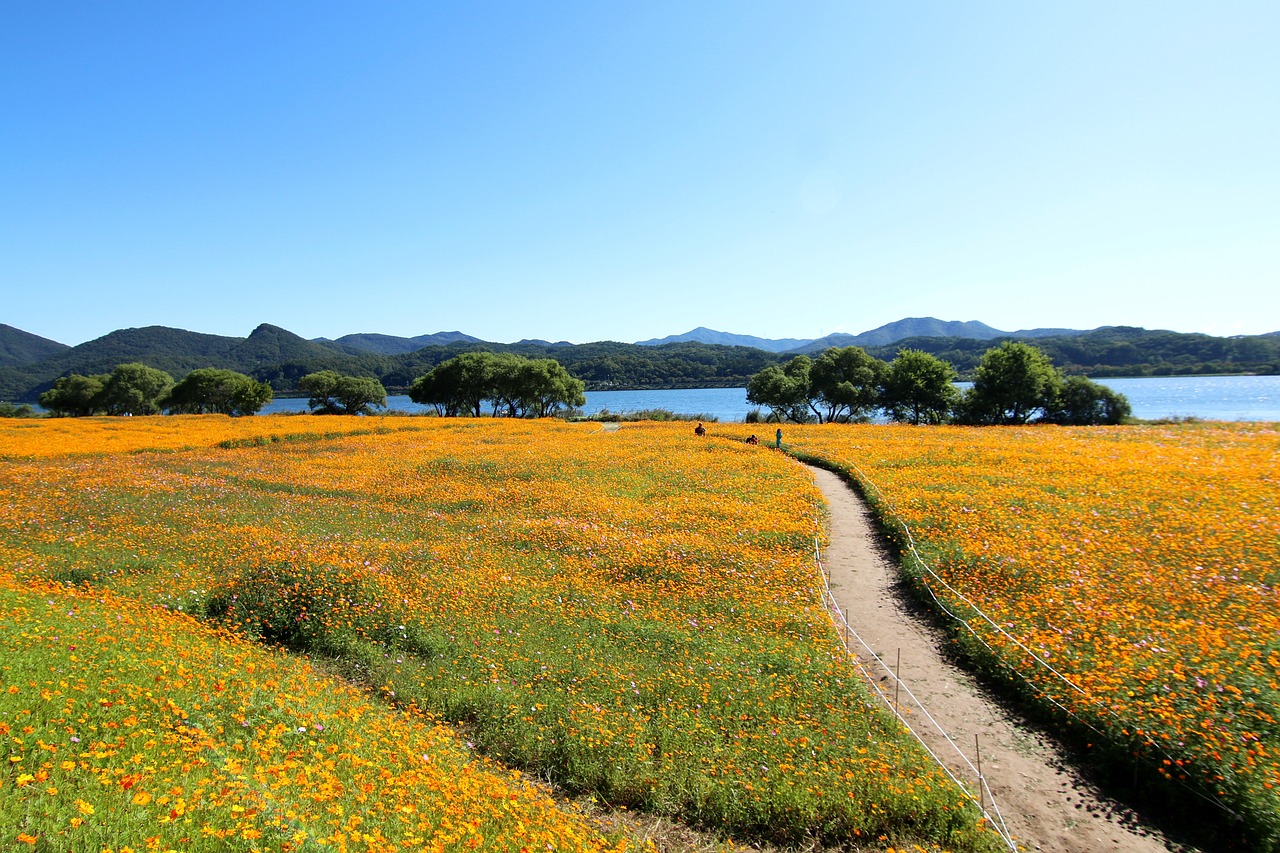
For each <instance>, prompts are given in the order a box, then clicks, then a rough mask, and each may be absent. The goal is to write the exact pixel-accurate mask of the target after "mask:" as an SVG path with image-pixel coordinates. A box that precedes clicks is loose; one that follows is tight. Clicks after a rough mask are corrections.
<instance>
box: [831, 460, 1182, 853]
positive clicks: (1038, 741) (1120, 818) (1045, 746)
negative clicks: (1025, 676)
mask: <svg viewBox="0 0 1280 853" xmlns="http://www.w3.org/2000/svg"><path fill="white" fill-rule="evenodd" d="M811 470H812V471H813V475H814V478H815V480H816V482H817V485H818V487H819V488H820V489H821V490H822V493H823V495H825V496H826V499H827V502H828V504H829V505H830V510H831V518H830V525H831V531H830V533H831V544H830V546H829V547H828V549H827V551H826V553H825V554H824V555H823V562H824V568H825V569H826V571H827V573H828V575H829V578H830V585H831V591H832V593H833V595H834V597H835V600H836V602H837V604H838V605H839V607H840V609H841V611H843V612H844V613H845V614H846V618H847V619H848V621H849V624H850V625H851V626H852V627H853V629H854V631H856V632H857V634H858V635H860V636H861V637H862V639H863V640H864V641H866V643H867V644H868V645H869V646H870V647H871V649H872V650H873V651H874V652H875V653H876V654H877V655H879V656H880V657H881V658H882V659H883V660H885V661H886V662H887V663H888V665H889V666H890V667H893V666H894V665H895V663H896V661H897V660H899V655H900V656H901V657H900V660H901V668H900V675H901V677H902V680H903V682H904V683H906V684H907V685H909V687H910V689H911V691H912V692H913V693H914V694H915V695H916V697H918V698H919V699H920V701H921V703H922V704H923V705H924V707H925V708H927V709H928V711H929V713H930V714H931V715H932V716H933V717H934V719H936V720H937V721H938V723H939V724H940V725H941V726H942V728H943V729H944V730H945V731H947V732H948V733H949V734H950V736H951V739H952V741H953V742H954V743H955V744H956V745H957V746H959V747H960V748H961V749H962V750H963V751H964V752H965V754H966V755H967V756H968V758H969V761H970V762H974V763H976V760H975V759H976V756H975V748H974V736H975V735H977V736H978V742H979V744H980V747H981V765H982V771H983V776H984V777H985V778H986V781H987V785H988V787H989V788H990V789H991V792H992V794H993V795H994V797H995V801H996V803H997V804H998V806H999V810H1000V813H1001V814H1002V815H1003V817H1004V821H1005V824H1006V826H1007V827H1008V829H1009V832H1010V833H1011V835H1012V836H1013V838H1014V839H1015V841H1016V843H1017V845H1018V848H1019V849H1020V850H1043V851H1059V853H1103V851H1107V853H1110V852H1111V851H1131V853H1146V852H1147V851H1162V850H1170V849H1175V847H1173V846H1171V845H1169V844H1168V843H1167V842H1166V840H1164V839H1163V838H1162V837H1161V836H1160V834H1159V833H1158V832H1157V831H1156V830H1154V829H1152V828H1151V827H1150V826H1146V825H1144V824H1143V823H1142V821H1141V819H1140V818H1139V817H1138V816H1137V815H1135V814H1134V813H1133V812H1132V811H1130V810H1128V809H1126V808H1124V807H1123V806H1120V805H1118V804H1117V803H1115V802H1113V801H1111V800H1108V799H1107V798H1105V797H1103V796H1102V795H1101V794H1100V793H1099V792H1098V791H1097V790H1096V789H1094V788H1093V786H1091V785H1089V784H1088V783H1087V782H1085V781H1084V780H1082V779H1081V778H1080V777H1079V776H1078V774H1075V773H1073V772H1072V771H1071V770H1070V768H1069V767H1068V766H1067V765H1066V762H1065V761H1064V760H1063V757H1062V755H1061V754H1060V752H1059V751H1058V750H1057V747H1056V745H1055V744H1053V743H1052V742H1051V741H1049V740H1048V739H1047V738H1045V737H1043V736H1042V735H1040V734H1038V733H1036V732H1034V731H1033V730H1031V729H1030V728H1029V727H1027V726H1026V724H1025V723H1020V722H1019V721H1017V720H1016V719H1015V718H1013V717H1011V716H1010V715H1009V714H1008V713H1007V712H1006V711H1005V710H1004V709H1003V708H1001V707H1000V706H999V705H998V704H996V703H995V702H994V701H993V700H992V699H991V698H990V697H988V696H987V695H986V694H985V693H984V692H983V691H982V690H981V689H980V688H979V687H978V686H977V684H976V683H975V682H974V680H973V678H972V677H971V676H969V675H968V674H967V673H965V672H963V671H962V670H960V669H958V668H957V667H955V666H954V665H952V664H951V663H949V662H948V661H947V660H946V659H945V658H944V657H943V656H942V654H941V652H940V649H941V646H942V638H941V635H940V634H939V633H938V632H937V631H936V629H934V628H932V627H931V626H929V625H928V624H927V623H926V622H924V621H923V620H922V619H921V618H920V617H919V616H917V615H915V614H914V613H913V612H912V610H911V608H910V607H909V606H908V605H907V604H906V603H905V596H904V593H903V592H902V591H901V590H900V589H899V587H898V570H897V566H896V564H895V562H894V558H893V556H891V555H890V554H889V552H888V550H887V549H886V548H885V547H884V545H883V540H882V539H881V537H880V536H879V535H878V533H877V531H876V528H875V526H874V522H873V520H872V516H871V513H870V511H869V510H868V509H867V507H866V504H865V503H864V502H863V501H862V499H861V498H860V497H859V496H858V495H856V494H855V493H854V492H853V491H852V490H851V489H850V488H849V487H848V486H847V485H846V484H845V483H844V482H843V481H842V480H841V479H840V478H839V477H837V476H836V475H835V474H832V473H831V472H829V471H824V470H821V469H818V468H812V469H811ZM850 649H851V651H852V652H853V653H854V654H855V655H857V656H858V657H859V658H860V659H862V660H863V661H864V665H873V662H872V661H871V659H870V656H869V655H868V654H867V653H866V651H865V650H864V649H863V647H862V645H861V644H860V643H859V642H858V641H857V640H856V639H854V638H853V637H850ZM880 674H884V671H883V670H879V672H878V674H877V677H879V675H880ZM887 677H891V676H887ZM890 689H891V688H890ZM904 704H905V703H904ZM912 719H913V726H915V716H914V715H913V717H912ZM917 728H918V729H921V734H922V735H923V737H924V739H925V741H926V743H928V745H929V747H930V749H932V750H933V751H934V753H935V754H936V755H938V756H939V757H940V758H941V759H942V760H943V761H944V762H945V763H946V764H947V765H948V766H949V767H950V768H951V771H952V772H953V773H954V774H955V775H956V776H957V777H958V778H960V779H961V780H962V781H964V782H966V783H968V784H969V785H970V787H971V788H972V789H973V790H975V791H976V779H975V774H974V772H973V770H972V769H971V768H970V767H969V765H968V764H966V763H965V762H964V761H963V759H961V758H960V757H959V756H958V755H956V751H955V749H954V748H953V747H952V746H950V745H949V744H947V742H946V741H945V739H944V738H943V737H942V736H941V735H940V734H938V733H936V731H935V730H933V729H932V728H930V727H924V726H917ZM1176 849H1182V850H1185V849H1186V848H1185V847H1178V848H1176Z"/></svg>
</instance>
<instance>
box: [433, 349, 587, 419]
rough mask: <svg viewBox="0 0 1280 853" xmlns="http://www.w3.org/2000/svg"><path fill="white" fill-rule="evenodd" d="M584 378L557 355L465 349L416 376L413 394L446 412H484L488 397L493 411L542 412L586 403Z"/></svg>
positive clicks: (477, 414)
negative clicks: (576, 375)
mask: <svg viewBox="0 0 1280 853" xmlns="http://www.w3.org/2000/svg"><path fill="white" fill-rule="evenodd" d="M583 391H584V386H583V383H582V381H581V380H578V379H575V378H573V377H572V376H570V375H569V372H568V371H567V370H565V369H564V367H563V366H561V365H560V363H559V362H557V361H556V360H555V359H551V358H537V359H530V358H525V357H523V356H519V355H515V354H514V353H492V352H484V351H477V352H466V353H462V354H461V355H458V356H455V357H453V358H451V359H449V360H447V361H444V362H441V363H440V364H438V365H436V366H435V367H433V368H432V369H431V370H429V371H427V372H426V373H424V374H423V375H421V376H419V377H418V378H417V379H415V380H414V382H413V384H412V385H411V386H410V387H409V398H410V399H411V400H413V401H414V402H415V403H421V404H423V405H427V406H434V407H435V409H436V411H437V412H438V413H439V414H441V415H444V416H446V417H457V416H458V415H462V414H467V415H471V416H473V417H480V415H481V414H482V410H483V406H484V403H485V402H486V401H487V402H489V403H491V404H492V406H493V409H492V413H493V414H494V415H495V416H496V415H497V414H498V412H499V411H503V412H505V414H506V415H507V416H509V417H513V418H523V417H534V418H542V417H548V416H550V415H553V414H555V413H556V412H558V411H559V410H560V409H561V408H563V407H576V406H582V405H585V404H586V402H587V398H586V395H585V394H584V393H583Z"/></svg>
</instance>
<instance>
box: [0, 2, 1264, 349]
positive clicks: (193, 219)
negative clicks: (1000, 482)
mask: <svg viewBox="0 0 1280 853" xmlns="http://www.w3.org/2000/svg"><path fill="white" fill-rule="evenodd" d="M1277 44H1280V3H1276V2H1274V0H1262V1H1261V2H1252V3H1251V2H1231V0H1226V2H1215V3H1203V2H1200V3H1180V2H1150V3H1147V2H1124V3H1114V2H1071V3H1027V2H1018V3H988V2H973V3H929V2H921V3H884V2H852V0H850V1H849V2H833V3H821V2H767V3H762V2H750V0H734V2H692V3H690V2H685V0H682V2H662V1H661V0H659V2H649V1H648V0H646V2H644V3H623V2H604V3H601V2H583V3H563V2H536V3H528V2H511V3H484V2H478V3H463V2H447V0H442V2H404V3H398V2H377V3H345V4H338V3H325V2H305V3H302V2H299V3H271V2H268V3H261V2H253V3H248V2H244V3H241V2H220V3H206V4H195V3H168V2H152V3H138V2H112V3H96V2H92V3H91V2H82V3H63V2H57V0H48V2H24V0H14V2H9V3H5V4H4V5H3V6H0V57H2V58H0V200H2V201H3V204H0V281H2V282H3V292H4V296H3V301H2V302H0V322H3V323H7V324H9V325H12V326H16V327H18V328H21V329H25V330H26V331H29V332H33V333H35V334H38V335H42V336H44V337H47V338H52V339H54V340H58V341H62V342H64V343H69V344H76V343H80V342H83V341H86V340H89V339H92V338H95V337H98V336H100V335H103V334H106V333H108V332H110V331H112V330H114V329H117V328H124V327H129V326H146V325H165V326H175V327H179V328H185V329H190V330H193V331H200V332H208V333H213V334H222V335H235V336H244V335H247V334H248V333H249V332H250V331H251V330H252V329H253V328H254V327H255V326H256V325H257V324H259V323H263V322H268V323H273V324H275V325H278V326H283V327H285V328H287V329H289V330H291V331H293V332H296V333H297V334H300V335H303V336H304V337H309V338H310V337H320V336H324V337H331V338H332V337H338V336H341V335H343V334H347V333H353V332H382V333H386V334H394V335H404V336H412V335H418V334H425V333H430V332H436V331H440V330H460V331H463V332H466V333H468V334H472V335H475V336H477V337H481V338H485V339H487V340H494V341H514V340H517V339H521V338H544V339H549V340H562V339H563V340H569V341H573V342H587V341H595V340H623V341H635V340H641V339H645V338H650V337H662V336H665V335H669V334H675V333H679V332H684V331H686V330H688V329H690V328H692V327H694V326H699V325H702V326H709V327H711V328H715V329H719V330H722V331H730V332H737V333H741V334H752V335H759V336H762V337H772V338H782V337H796V338H811V337H820V336H822V335H825V334H829V333H831V332H836V331H845V332H853V333H857V332H861V331H865V330H867V329H871V328H874V327H877V326H880V325H883V324H884V323H888V322H891V321H894V320H898V319H901V318H903V317H920V316H933V317H939V318H941V319H945V320H981V321H982V322H985V323H988V324H990V325H993V326H995V327H997V328H1000V329H1005V330H1016V329H1024V328H1034V327H1043V326H1063V327H1072V328H1094V327H1096V326H1100V325H1120V324H1123V325H1136V326H1145V327H1147V328H1167V329H1174V330H1176V331H1184V332H1208V333H1210V334H1215V335H1231V334H1256V333H1262V332H1270V331H1276V330H1280V50H1277V48H1276V45H1277Z"/></svg>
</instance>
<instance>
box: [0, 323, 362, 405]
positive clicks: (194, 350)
mask: <svg viewBox="0 0 1280 853" xmlns="http://www.w3.org/2000/svg"><path fill="white" fill-rule="evenodd" d="M132 361H139V362H142V363H143V364H147V365H149V366H151V367H155V368H159V369H160V370H164V371H166V372H168V373H170V374H172V375H173V377H174V378H175V379H180V378H181V377H183V376H185V375H186V374H187V373H189V372H190V371H192V370H195V369H197V368H201V367H219V368H226V369H228V370H237V371H239V372H241V373H246V374H248V375H250V376H254V377H255V378H257V379H261V380H263V381H266V382H271V383H272V385H273V387H275V388H276V389H277V390H286V389H289V388H292V387H293V383H294V382H296V381H297V379H298V377H300V376H304V375H305V374H307V373H311V372H313V371H315V370H323V369H325V368H333V369H334V370H338V371H341V372H344V373H352V374H360V375H365V376H377V375H379V374H380V373H382V372H383V371H384V370H385V369H386V365H385V364H384V360H383V359H381V358H379V357H377V356H357V355H352V354H351V353H348V352H344V351H342V350H341V349H338V348H335V347H331V346H326V345H324V344H319V343H313V342H311V341H308V340H305V339H303V338H300V337H298V336H297V335H295V334H293V333H292V332H288V331H285V330H284V329H281V328H278V327H276V326H270V325H266V324H263V325H261V326H259V327H258V328H256V329H254V330H253V333H252V334H250V335H249V337H247V338H232V337H224V336H222V335H206V334H201V333H199V332H188V331H185V330H183V329H171V328H168V327H166V326H147V327H144V328H141V329H120V330H119V331H115V332H112V333H110V334H108V335H103V336H102V337H100V338H97V339H95V340H92V341H88V342H86V343H83V344H80V345H79V346H75V347H68V348H65V349H62V350H61V351H59V352H57V353H55V354H54V355H51V356H49V357H47V358H44V359H41V360H40V361H37V362H34V363H29V364H20V365H7V366H5V367H3V368H0V400H15V401H29V402H34V401H35V398H36V397H37V396H39V394H40V392H41V391H44V390H45V389H47V388H48V387H49V386H50V385H51V384H52V383H53V380H54V379H57V378H58V377H59V376H64V375H66V374H69V373H82V374H95V373H110V372H111V371H112V370H113V369H114V368H115V367H116V365H119V364H125V363H128V362H132Z"/></svg>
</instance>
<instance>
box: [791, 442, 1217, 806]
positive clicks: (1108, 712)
mask: <svg viewBox="0 0 1280 853" xmlns="http://www.w3.org/2000/svg"><path fill="white" fill-rule="evenodd" d="M849 471H851V472H852V474H853V475H854V477H855V478H856V479H857V481H858V483H859V484H861V485H862V487H863V488H865V489H870V490H872V491H874V492H875V494H876V496H877V499H878V500H879V502H880V504H881V507H882V509H883V512H885V513H887V514H888V515H889V516H891V517H892V520H893V523H894V525H895V526H896V528H897V529H898V530H900V531H901V532H902V533H903V535H904V536H905V537H906V546H907V551H908V552H909V553H910V554H911V556H912V558H913V559H914V560H915V562H916V565H918V566H919V567H920V570H921V571H922V572H923V573H924V577H923V578H922V579H923V580H924V582H923V583H922V584H920V585H921V586H922V587H923V588H924V589H925V590H926V591H927V592H928V593H929V597H930V598H931V599H932V600H933V602H934V604H935V605H936V607H937V608H938V610H939V611H940V612H942V613H944V614H945V615H946V616H948V617H949V618H950V619H951V620H952V621H953V623H954V624H957V625H959V626H961V627H963V628H964V629H965V630H966V631H968V632H969V634H970V635H971V636H972V637H973V638H974V639H975V640H977V641H978V642H979V643H981V644H982V646H983V647H985V648H986V649H987V651H988V652H990V654H991V660H992V661H994V662H996V663H997V664H998V665H999V666H1000V667H1001V668H1002V669H1003V670H1004V671H1005V672H1006V673H1007V674H1008V676H1009V678H1010V679H1011V680H1013V681H1017V682H1019V683H1021V684H1023V685H1025V686H1026V687H1028V688H1029V689H1030V690H1031V691H1032V692H1034V693H1035V694H1036V695H1037V696H1039V697H1040V698H1041V699H1043V700H1044V701H1046V702H1048V703H1049V704H1051V705H1053V706H1054V707H1056V708H1057V709H1058V710H1060V711H1061V712H1062V713H1064V714H1066V715H1067V716H1069V717H1070V718H1071V719H1072V720H1074V721H1075V722H1076V723H1078V724H1079V725H1080V726H1082V727H1084V728H1086V729H1088V730H1089V731H1091V732H1093V733H1094V734H1096V735H1098V736H1099V737H1100V738H1103V739H1105V740H1110V735H1108V734H1107V733H1106V732H1104V731H1102V730H1101V729H1099V728H1098V727H1097V726H1095V725H1094V724H1093V723H1091V722H1090V721H1089V720H1087V719H1085V718H1083V717H1081V716H1080V715H1079V714H1077V713H1075V712H1074V711H1073V710H1072V709H1071V708H1069V707H1067V706H1066V705H1064V704H1063V703H1062V702H1060V701H1058V699H1057V698H1056V697H1054V696H1053V695H1052V694H1050V693H1049V692H1047V691H1046V690H1045V689H1044V688H1043V687H1041V686H1040V685H1039V684H1037V683H1036V682H1035V681H1033V680H1031V679H1030V678H1028V677H1027V676H1026V675H1025V674H1024V673H1023V672H1021V671H1020V670H1018V669H1015V668H1014V667H1013V666H1012V665H1010V664H1009V663H1007V662H1006V661H1005V658H1004V656H1003V655H1001V654H1000V653H999V652H998V651H997V650H996V649H995V647H993V646H992V645H991V644H990V643H989V642H987V640H986V638H985V637H983V636H982V635H981V634H980V633H978V631H977V630H975V629H974V627H973V625H971V624H969V623H970V619H966V618H964V617H963V616H961V615H960V614H958V613H956V612H955V611H954V609H953V605H951V603H950V602H947V601H944V600H943V599H942V598H940V597H939V596H938V593H937V592H936V591H935V590H934V588H933V586H932V585H931V584H930V583H929V580H932V581H934V582H936V583H937V585H938V586H939V587H940V588H942V589H943V590H945V591H946V592H947V593H948V594H950V595H952V596H954V598H955V599H956V600H958V601H960V602H963V604H964V605H965V606H966V607H968V608H969V609H970V610H971V611H972V612H973V613H974V614H975V615H976V617H977V618H978V620H979V621H981V622H985V623H986V624H987V625H990V626H991V627H992V628H993V629H994V630H995V631H996V632H997V633H998V634H999V635H1000V636H1002V637H1005V638H1006V639H1007V640H1009V642H1010V643H1012V644H1013V645H1014V646H1016V647H1017V648H1019V649H1021V650H1022V651H1023V652H1025V653H1026V655H1027V656H1028V657H1029V658H1030V659H1031V660H1032V661H1034V662H1035V664H1036V665H1038V666H1039V668H1041V669H1043V670H1044V671H1045V672H1047V673H1049V676H1050V681H1051V682H1052V681H1056V682H1059V683H1061V684H1063V685H1065V686H1066V687H1067V689H1068V691H1070V692H1074V693H1076V694H1078V695H1079V696H1081V697H1082V698H1083V699H1084V700H1085V701H1086V702H1087V703H1088V704H1090V705H1091V706H1092V707H1093V708H1094V709H1096V710H1097V711H1099V712H1101V713H1102V714H1103V715H1104V716H1109V717H1111V718H1112V719H1114V720H1115V721H1116V723H1117V724H1118V725H1119V726H1120V727H1121V728H1122V729H1127V730H1128V731H1135V730H1136V729H1137V728H1138V726H1136V725H1135V724H1134V723H1132V722H1130V721H1128V720H1126V719H1124V718H1123V717H1121V716H1120V715H1119V714H1117V713H1116V712H1115V710H1114V709H1112V708H1110V707H1109V706H1107V705H1103V704H1101V703H1100V702H1099V700H1098V699H1097V698H1095V697H1094V696H1093V695H1092V694H1090V693H1089V692H1088V691H1086V690H1084V689H1083V688H1081V687H1080V686H1079V685H1078V684H1076V683H1075V682H1074V681H1072V680H1071V679H1069V678H1068V677H1067V676H1065V675H1063V674H1062V673H1061V672H1059V671H1058V670H1057V669H1055V668H1054V667H1053V666H1052V665H1051V664H1050V663H1049V662H1048V661H1046V660H1044V658H1042V657H1041V656H1040V655H1038V654H1036V653H1035V652H1034V651H1033V650H1032V649H1030V648H1028V647H1027V646H1026V645H1025V644H1024V643H1023V642H1022V641H1021V640H1019V639H1018V638H1017V637H1014V636H1013V635H1012V634H1010V633H1009V632H1008V631H1006V630H1005V629H1004V628H1002V627H1001V626H1000V625H999V624H997V623H996V622H995V620H993V619H992V618H991V617H990V616H988V615H987V614H986V613H985V612H983V610H982V608H980V607H978V605H976V604H974V603H973V602H972V601H971V600H970V599H969V598H968V597H966V596H965V595H964V594H963V593H961V592H960V591H959V590H957V589H955V588H954V587H953V586H951V584H949V583H947V581H946V580H945V579H944V578H942V577H941V576H940V575H939V574H938V573H937V572H936V571H934V569H933V567H932V566H931V565H929V563H928V561H926V560H925V559H924V557H923V556H922V555H921V554H920V552H919V551H918V550H916V541H915V537H914V536H913V535H912V533H911V528H910V527H908V526H907V523H906V522H905V521H903V519H902V517H901V516H900V515H898V513H897V511H896V510H895V509H894V506H893V502H892V501H891V500H889V498H888V497H887V496H886V495H885V494H884V492H883V491H882V490H881V489H880V488H879V486H877V485H876V484H875V482H874V481H873V480H871V478H870V477H868V476H867V475H866V474H865V473H864V472H863V471H862V470H860V469H859V468H858V467H857V466H856V465H850V466H849ZM816 553H817V547H816V543H815V554H816ZM819 565H821V561H820V560H819ZM823 577H824V578H825V577H826V572H825V571H824V572H823ZM827 594H828V595H830V589H829V588H828V589H827ZM833 601H834V599H833ZM838 612H839V611H838V608H837V613H838ZM841 618H842V619H843V616H842V617H841ZM846 624H847V623H846ZM850 630H852V629H850ZM863 645H864V646H865V643H864V644H863ZM944 734H945V733H944ZM948 740H950V738H948ZM1144 743H1145V745H1146V746H1147V747H1148V748H1149V749H1151V750H1152V751H1154V752H1155V753H1157V754H1158V755H1159V756H1160V757H1161V758H1163V759H1164V760H1165V763H1166V764H1167V765H1172V766H1178V765H1177V761H1178V759H1177V758H1176V757H1175V756H1173V755H1171V754H1170V753H1169V752H1167V751H1166V750H1165V749H1164V748H1163V747H1161V746H1160V744H1159V743H1157V742H1155V741H1152V740H1149V739H1147V740H1145V741H1144ZM966 760H967V759H966ZM1134 760H1135V763H1138V762H1140V763H1143V764H1146V765H1147V766H1148V767H1149V768H1151V769H1152V770H1155V771H1156V772H1157V773H1159V769H1160V768H1159V767H1157V766H1156V765H1155V764H1154V763H1152V762H1151V761H1149V760H1147V759H1144V758H1143V757H1142V756H1139V755H1135V756H1134ZM1135 766H1136V764H1135ZM1162 775H1163V776H1164V778H1165V779H1167V780H1168V781H1170V782H1173V783H1175V784H1177V785H1178V786H1179V787H1181V788H1182V789H1183V790H1185V791H1187V792H1188V793H1191V794H1194V795H1195V796H1196V797H1198V798H1200V799H1201V800H1204V801H1205V802H1208V803H1212V804H1213V805H1215V806H1217V807H1218V808H1219V809H1221V810H1222V811H1224V812H1225V813H1227V814H1229V815H1231V816H1232V817H1235V818H1237V819H1239V818H1241V815H1239V814H1238V813H1237V812H1235V811H1234V810H1233V809H1231V808H1229V807H1228V806H1226V805H1224V804H1223V803H1221V802H1218V801H1217V800H1215V799H1213V798H1211V797H1209V796H1207V795H1205V793H1204V792H1203V791H1200V790H1197V789H1196V788H1193V787H1191V786H1190V785H1188V784H1187V783H1186V782H1184V781H1182V780H1181V779H1176V778H1174V777H1173V776H1170V775H1165V774H1162Z"/></svg>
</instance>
